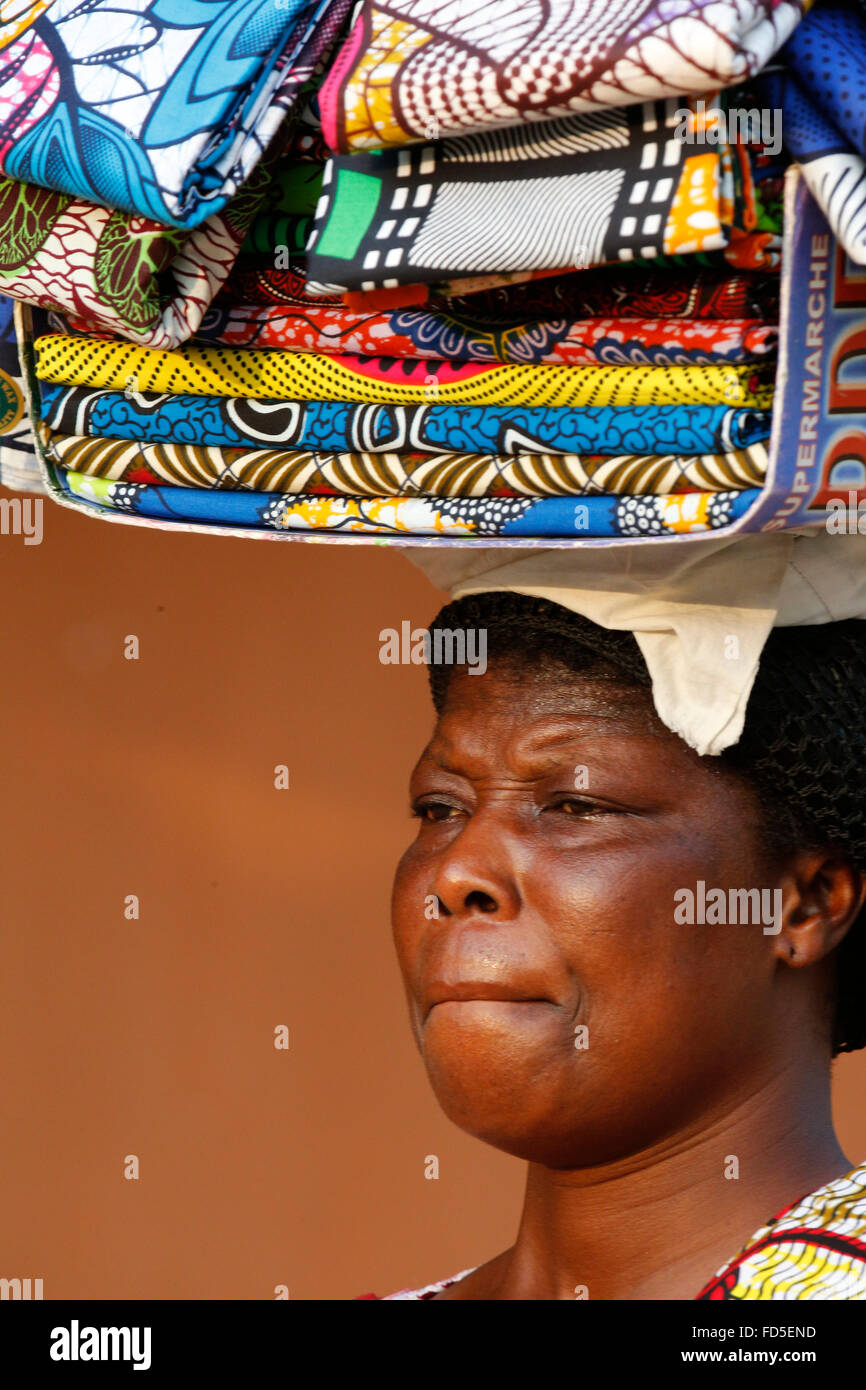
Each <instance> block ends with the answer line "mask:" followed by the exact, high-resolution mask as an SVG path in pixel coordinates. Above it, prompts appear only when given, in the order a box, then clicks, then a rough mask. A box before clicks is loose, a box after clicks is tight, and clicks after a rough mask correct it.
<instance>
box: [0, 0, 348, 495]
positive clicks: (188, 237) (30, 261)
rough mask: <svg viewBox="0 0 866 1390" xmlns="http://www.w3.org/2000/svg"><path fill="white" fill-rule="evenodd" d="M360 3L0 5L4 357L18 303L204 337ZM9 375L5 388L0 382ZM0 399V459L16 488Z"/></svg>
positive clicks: (77, 317) (90, 326)
mask: <svg viewBox="0 0 866 1390" xmlns="http://www.w3.org/2000/svg"><path fill="white" fill-rule="evenodd" d="M349 4H350V0H312V2H311V0H278V3H277V4H276V5H274V4H272V3H265V0H261V3H256V0H217V2H216V3H211V4H209V5H207V6H194V7H192V8H191V7H190V6H188V5H183V4H180V3H175V0H161V2H160V4H159V5H152V4H144V3H140V2H137V0H119V3H118V0H88V3H87V4H85V5H82V4H81V3H79V0H50V3H48V0H33V2H32V3H27V0H23V3H21V4H18V5H14V4H13V5H12V6H11V12H10V7H9V6H6V5H3V6H0V344H6V346H7V352H8V349H9V344H10V343H11V342H12V328H11V307H10V302H9V299H10V298H11V299H17V300H23V301H25V302H27V303H30V304H33V305H42V306H45V307H46V308H47V309H50V310H52V311H53V312H54V315H55V318H54V323H55V325H56V326H59V327H61V328H62V329H63V330H64V331H68V332H73V333H75V332H79V333H86V334H87V333H89V334H101V335H106V334H108V335H117V336H118V337H119V338H122V339H124V340H126V341H131V342H134V343H140V344H147V345H149V346H154V347H161V348H173V347H176V346H178V345H179V344H181V343H183V342H185V341H186V340H187V339H189V338H190V337H191V336H192V334H193V333H194V332H195V330H196V329H197V327H198V326H199V324H200V322H201V319H202V316H203V314H204V312H205V311H206V309H207V307H208V305H209V304H210V302H211V300H212V299H213V297H214V295H215V294H216V293H217V291H218V289H219V288H220V286H221V285H222V284H223V283H224V281H225V279H226V276H227V275H228V273H229V270H230V269H231V266H232V264H233V262H234V259H235V257H236V256H237V254H238V251H239V249H240V246H241V243H242V242H243V239H244V237H245V235H246V233H247V231H248V229H249V226H250V224H251V222H252V220H253V217H254V216H255V213H256V210H257V208H258V207H259V206H260V205H261V203H262V200H263V199H264V197H265V194H266V192H267V190H268V188H269V183H270V178H271V175H272V173H273V169H274V165H275V162H276V161H277V160H278V159H279V156H280V154H281V153H282V151H283V150H284V148H285V145H286V141H287V138H288V135H289V132H290V130H291V125H292V122H293V120H294V119H295V117H296V114H297V111H298V109H299V98H300V97H301V94H302V93H303V92H304V91H305V90H306V88H307V86H308V84H309V83H310V80H311V79H312V77H313V75H314V73H315V72H316V71H317V69H318V68H319V66H320V64H321V62H322V60H323V58H324V57H325V56H326V55H327V54H328V53H329V51H330V49H331V48H332V47H333V45H334V43H335V41H336V40H337V38H338V37H339V35H340V31H341V27H342V25H343V22H344V20H345V18H346V15H347V13H348V10H349ZM263 156H264V157H263ZM7 297H9V298H7ZM0 351H2V347H0ZM6 367H8V363H7V364H6ZM0 370H5V368H3V366H2V364H0ZM6 376H7V377H9V378H11V376H12V373H11V371H6ZM0 385H2V387H3V389H4V396H5V395H7V394H8V395H10V398H11V391H10V390H9V389H8V387H7V385H6V383H5V381H4V380H3V378H2V377H0ZM18 389H19V391H20V388H18ZM4 405H5V406H6V407H7V409H6V411H5V413H4V411H3V410H2V409H0V436H2V455H0V465H2V470H3V472H2V477H3V479H4V481H7V482H13V484H14V481H15V480H14V479H13V477H12V476H11V474H12V472H13V461H14V459H15V455H13V452H12V449H13V440H12V438H11V433H10V432H11V427H10V426H9V425H8V422H6V429H5V432H4V422H5V416H6V414H8V413H9V410H10V409H11V407H8V403H7V402H5V401H4ZM14 443H15V444H16V446H17V448H18V450H19V455H20V457H22V458H23V457H24V456H25V453H26V452H27V451H28V450H29V449H30V448H32V439H30V438H29V436H28V435H27V434H26V433H25V431H24V429H23V427H19V428H18V433H17V437H16V439H15V441H14Z"/></svg>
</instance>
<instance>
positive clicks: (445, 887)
mask: <svg viewBox="0 0 866 1390" xmlns="http://www.w3.org/2000/svg"><path fill="white" fill-rule="evenodd" d="M431 891H432V893H433V894H435V896H436V897H437V898H438V900H439V903H440V908H441V910H442V915H443V916H450V917H457V916H464V917H469V916H473V915H475V914H477V913H483V914H485V915H496V916H497V917H500V918H508V917H513V916H515V915H516V913H517V912H518V910H519V907H520V899H519V894H518V891H517V885H516V882H515V879H514V874H513V872H512V868H511V863H510V856H509V853H508V847H507V844H506V842H505V841H504V839H503V838H502V836H501V835H500V836H498V837H492V836H490V835H488V834H484V833H481V831H480V828H476V827H473V826H472V825H471V824H470V825H468V826H467V827H466V828H465V829H464V830H463V831H461V833H460V835H458V837H457V839H456V840H455V841H454V842H453V844H452V845H451V846H449V848H448V849H447V850H446V852H445V853H444V855H443V856H442V858H441V859H440V861H439V865H438V867H437V870H436V874H435V876H434V880H433V883H432V884H431Z"/></svg>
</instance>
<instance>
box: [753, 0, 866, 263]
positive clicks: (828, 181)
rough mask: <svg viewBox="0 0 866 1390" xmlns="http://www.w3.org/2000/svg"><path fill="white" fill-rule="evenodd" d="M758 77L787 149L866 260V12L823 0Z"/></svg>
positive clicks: (855, 253) (836, 227)
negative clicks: (778, 115) (773, 65)
mask: <svg viewBox="0 0 866 1390" xmlns="http://www.w3.org/2000/svg"><path fill="white" fill-rule="evenodd" d="M782 56H783V57H784V60H785V64H786V67H785V70H784V72H781V73H775V72H774V73H768V74H767V75H766V77H765V78H764V79H763V80H762V82H761V91H762V100H764V101H767V102H769V103H772V104H773V105H774V106H776V107H780V108H781V110H782V113H783V126H782V129H783V132H784V140H785V146H786V149H787V150H788V151H789V153H790V154H791V155H792V156H793V158H794V159H796V161H797V163H798V164H799V165H800V167H801V169H802V171H803V178H804V179H805V181H806V183H807V185H808V187H809V190H810V192H811V193H812V195H813V197H814V198H815V200H816V202H817V203H818V204H819V205H820V207H821V210H822V211H823V213H824V215H825V217H826V218H827V221H828V222H829V224H830V226H831V228H832V230H833V233H834V235H835V236H836V238H837V240H838V241H839V243H840V245H841V246H842V247H843V248H844V249H845V251H846V252H847V253H848V255H849V256H850V257H851V260H852V261H855V262H857V264H859V265H866V17H864V15H863V14H862V13H860V12H858V11H856V10H854V9H852V8H851V7H850V6H844V5H841V4H838V3H825V4H822V5H820V6H819V7H818V8H817V9H815V10H814V11H813V12H812V13H811V14H810V15H809V16H808V18H807V19H806V20H805V21H804V23H803V27H802V31H798V32H797V33H796V34H795V36H794V39H793V40H792V42H791V43H789V44H788V45H787V47H786V48H785V50H784V53H783V55H782Z"/></svg>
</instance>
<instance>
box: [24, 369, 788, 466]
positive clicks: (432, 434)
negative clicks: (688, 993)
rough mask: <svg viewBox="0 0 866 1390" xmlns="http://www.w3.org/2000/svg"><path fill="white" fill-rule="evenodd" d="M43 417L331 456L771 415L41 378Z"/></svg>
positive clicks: (519, 449) (603, 440)
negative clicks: (375, 399)
mask: <svg viewBox="0 0 866 1390" xmlns="http://www.w3.org/2000/svg"><path fill="white" fill-rule="evenodd" d="M39 394H40V398H41V399H40V412H41V418H42V420H43V422H44V423H45V424H46V425H48V426H49V427H50V428H51V429H53V430H57V431H59V432H60V433H61V434H73V435H96V436H105V437H109V438H112V439H135V440H145V441H146V440H150V441H153V442H159V443H166V444H202V445H208V446H217V447H225V448H236V449H237V448H240V449H255V448H261V447H262V446H266V447H269V448H270V447H274V446H275V445H277V444H279V445H282V447H283V448H295V449H313V450H317V451H320V452H328V453H346V452H347V453H377V452H389V453H391V452H392V453H397V452H400V451H403V450H407V451H409V452H411V453H427V454H441V453H451V452H453V451H455V450H459V451H461V452H463V453H467V454H473V453H493V454H499V455H502V454H507V455H520V454H523V453H543V454H550V453H558V454H613V455H617V454H669V453H672V454H676V453H682V454H719V453H733V452H738V451H740V450H742V449H748V448H750V446H752V445H754V444H758V443H759V442H761V441H763V440H766V439H767V438H769V434H770V414H769V412H768V411H759V410H743V409H738V408H735V407H730V406H707V405H692V406H689V405H676V406H632V407H628V406H590V407H587V408H585V409H578V410H570V409H560V408H537V407H536V408H532V407H528V408H520V407H511V408H503V407H498V406H465V405H463V406H448V405H357V404H345V403H342V402H332V401H289V400H284V401H279V400H249V399H246V398H244V397H230V396H188V395H168V394H163V395H156V394H152V393H141V394H138V393H130V394H125V393H124V392H122V391H99V390H91V389H88V388H87V387H83V386H59V385H52V384H50V383H47V382H46V383H43V385H42V388H41V390H40V393H39Z"/></svg>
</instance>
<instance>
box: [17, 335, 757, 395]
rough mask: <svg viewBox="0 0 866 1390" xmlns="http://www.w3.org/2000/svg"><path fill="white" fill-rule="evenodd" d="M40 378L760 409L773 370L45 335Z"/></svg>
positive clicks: (39, 352)
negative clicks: (138, 343) (503, 361)
mask: <svg viewBox="0 0 866 1390" xmlns="http://www.w3.org/2000/svg"><path fill="white" fill-rule="evenodd" d="M35 349H36V375H37V377H38V378H39V379H40V380H41V381H52V382H57V383H60V384H62V385H68V386H104V387H108V388H109V389H113V390H122V389H124V388H128V389H134V390H136V391H173V392H178V391H184V392H190V393H191V394H194V395H220V396H235V395H247V396H251V397H268V398H269V397H274V396H276V397H280V396H288V397H291V398H297V399H300V400H319V401H327V400H331V401H358V402H369V403H371V404H376V403H381V404H385V405H389V404H397V405H400V404H405V405H413V404H424V403H425V402H429V401H436V402H441V403H442V404H443V405H445V404H451V403H465V404H466V405H487V404H489V405H552V406H582V405H681V404H693V405H735V406H736V405H738V406H749V407H754V408H755V409H758V410H761V409H766V408H767V407H769V406H770V405H771V404H772V400H773V372H772V369H771V368H768V367H764V366H759V367H755V366H752V365H748V366H723V367H558V366H535V365H529V366H515V365H513V364H508V365H504V366H503V365H490V366H488V365H487V364H482V363H477V362H465V363H458V364H456V365H455V364H452V363H450V362H441V361H413V360H410V359H400V358H398V359H393V358H387V357H381V358H364V357H325V356H319V355H317V354H315V353H307V352H265V351H257V350H256V349H254V348H209V347H203V348H198V347H186V348H182V349H179V350H178V351H176V352H161V351H158V350H156V349H154V348H142V347H133V346H132V345H129V344H124V343H113V342H100V341H98V340H96V339H88V338H74V337H70V336H67V335H64V334H60V333H56V334H51V333H49V334H45V335H43V336H42V337H40V338H38V339H37V340H36V343H35Z"/></svg>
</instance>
